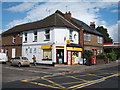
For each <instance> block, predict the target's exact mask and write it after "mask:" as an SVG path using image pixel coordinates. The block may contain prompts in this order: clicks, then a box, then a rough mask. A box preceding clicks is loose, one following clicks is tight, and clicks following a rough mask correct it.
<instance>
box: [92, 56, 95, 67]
mask: <svg viewBox="0 0 120 90" xmlns="http://www.w3.org/2000/svg"><path fill="white" fill-rule="evenodd" d="M91 58H92V65H95V64H96V57H95V56H91Z"/></svg>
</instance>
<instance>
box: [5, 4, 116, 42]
mask: <svg viewBox="0 0 120 90" xmlns="http://www.w3.org/2000/svg"><path fill="white" fill-rule="evenodd" d="M29 4H30V3H29ZM26 5H27V3H26ZM32 5H33V4H32ZM66 5H67V10H68V11H71V13H72V17H74V18H77V19H79V20H82V21H84V22H85V23H87V24H88V25H89V23H90V22H91V21H95V22H96V24H97V25H103V26H106V27H108V28H109V34H110V36H111V37H112V38H113V39H114V40H116V41H117V38H115V36H116V35H115V33H114V34H113V32H114V30H116V32H117V25H113V26H107V22H106V21H105V20H100V19H99V17H101V15H100V13H99V10H100V9H101V8H105V9H107V8H109V7H114V6H115V5H116V3H112V2H111V3H104V2H99V3H90V2H89V3H88V2H72V3H71V2H66V3H65V2H64V3H60V2H59V3H57V2H47V3H45V4H41V5H37V6H35V7H34V8H33V6H31V7H32V9H30V10H29V11H27V12H26V13H27V16H26V17H24V18H23V19H20V20H13V21H12V22H10V23H9V24H8V25H7V28H11V27H13V26H15V25H19V24H23V23H27V22H30V21H36V20H41V19H43V18H45V17H47V16H48V15H49V12H48V10H49V9H50V14H52V13H54V12H55V11H56V10H57V9H58V10H60V11H62V12H63V13H65V12H66ZM16 7H17V6H16ZM31 7H29V8H31ZM26 9H27V8H26ZM24 10H25V9H22V10H20V11H24ZM114 35H115V36H114Z"/></svg>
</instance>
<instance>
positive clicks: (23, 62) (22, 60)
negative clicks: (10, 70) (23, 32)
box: [10, 57, 30, 67]
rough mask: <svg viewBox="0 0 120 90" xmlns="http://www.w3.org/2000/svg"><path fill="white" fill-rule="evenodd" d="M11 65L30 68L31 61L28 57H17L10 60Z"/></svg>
mask: <svg viewBox="0 0 120 90" xmlns="http://www.w3.org/2000/svg"><path fill="white" fill-rule="evenodd" d="M10 65H18V67H21V66H30V61H29V60H28V59H27V58H26V57H15V58H12V59H11V60H10Z"/></svg>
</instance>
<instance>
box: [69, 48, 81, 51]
mask: <svg viewBox="0 0 120 90" xmlns="http://www.w3.org/2000/svg"><path fill="white" fill-rule="evenodd" d="M67 50H70V51H82V48H78V47H67Z"/></svg>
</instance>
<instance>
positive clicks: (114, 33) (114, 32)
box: [107, 21, 120, 42]
mask: <svg viewBox="0 0 120 90" xmlns="http://www.w3.org/2000/svg"><path fill="white" fill-rule="evenodd" d="M119 24H120V21H118V23H117V24H114V25H112V26H107V27H108V33H109V34H110V37H111V38H112V39H113V40H114V42H118V40H119V38H120V31H118V30H120V27H118V25H119Z"/></svg>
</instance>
